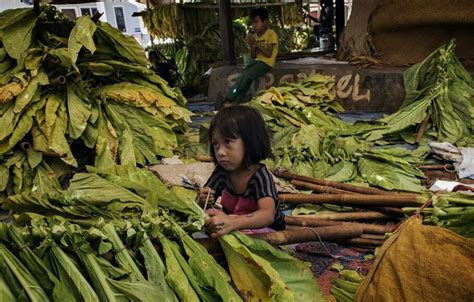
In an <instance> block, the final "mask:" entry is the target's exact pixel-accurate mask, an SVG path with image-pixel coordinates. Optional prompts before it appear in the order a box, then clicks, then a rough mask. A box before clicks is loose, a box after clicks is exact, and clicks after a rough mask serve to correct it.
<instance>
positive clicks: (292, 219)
mask: <svg viewBox="0 0 474 302" xmlns="http://www.w3.org/2000/svg"><path fill="white" fill-rule="evenodd" d="M306 216H307V215H304V216H285V223H286V224H287V226H290V225H296V226H308V227H322V226H335V225H342V221H333V220H327V219H318V218H314V217H313V218H311V217H306Z"/></svg>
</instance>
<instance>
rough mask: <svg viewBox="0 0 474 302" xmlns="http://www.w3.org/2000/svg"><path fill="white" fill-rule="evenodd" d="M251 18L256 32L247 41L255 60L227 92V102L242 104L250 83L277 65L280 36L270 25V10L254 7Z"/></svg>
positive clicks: (229, 103) (227, 104) (228, 103)
mask: <svg viewBox="0 0 474 302" xmlns="http://www.w3.org/2000/svg"><path fill="white" fill-rule="evenodd" d="M250 20H251V22H252V28H253V30H254V31H255V34H249V35H248V37H247V43H248V44H249V47H250V54H251V56H252V59H254V62H253V63H252V64H250V65H248V66H246V67H245V68H244V70H243V71H242V74H241V75H240V77H239V78H238V79H237V80H236V82H235V84H234V85H233V86H232V88H231V89H230V91H229V92H228V93H227V94H226V96H225V98H226V103H225V105H224V106H229V105H231V104H234V105H237V104H242V103H243V102H244V100H245V95H246V94H247V91H248V90H249V88H250V85H251V84H252V82H253V81H254V80H255V79H258V78H259V77H261V76H262V75H264V74H265V73H267V72H268V71H269V70H270V69H271V68H273V66H275V60H276V56H277V54H278V36H277V34H276V33H275V32H274V31H273V30H271V29H270V28H269V27H268V11H267V10H266V9H264V8H257V9H254V10H253V11H252V12H251V13H250Z"/></svg>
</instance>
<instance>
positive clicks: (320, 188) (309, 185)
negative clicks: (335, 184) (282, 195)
mask: <svg viewBox="0 0 474 302" xmlns="http://www.w3.org/2000/svg"><path fill="white" fill-rule="evenodd" d="M290 183H291V184H292V185H294V186H295V187H297V188H298V189H303V190H312V191H313V192H318V193H328V194H355V193H354V192H351V191H346V190H341V189H335V188H332V187H328V186H320V185H317V184H312V183H309V182H304V181H301V180H292V181H291V182H290Z"/></svg>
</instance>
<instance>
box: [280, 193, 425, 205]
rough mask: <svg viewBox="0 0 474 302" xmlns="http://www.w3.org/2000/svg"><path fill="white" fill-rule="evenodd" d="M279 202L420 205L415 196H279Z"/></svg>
mask: <svg viewBox="0 0 474 302" xmlns="http://www.w3.org/2000/svg"><path fill="white" fill-rule="evenodd" d="M279 197H280V200H281V201H282V202H284V203H290V204H301V203H310V204H326V203H328V204H335V205H343V206H382V207H385V206H388V207H398V208H403V207H411V206H417V205H420V204H419V203H418V202H417V196H416V195H411V196H410V195H392V196H388V195H362V194H280V195H279Z"/></svg>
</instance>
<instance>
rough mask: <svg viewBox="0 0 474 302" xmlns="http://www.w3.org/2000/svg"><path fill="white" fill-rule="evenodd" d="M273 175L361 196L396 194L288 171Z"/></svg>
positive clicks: (276, 172)
mask: <svg viewBox="0 0 474 302" xmlns="http://www.w3.org/2000/svg"><path fill="white" fill-rule="evenodd" d="M273 174H275V175H276V176H278V177H283V178H287V179H294V180H300V181H304V182H309V183H312V184H316V185H320V186H329V187H334V188H337V189H341V190H346V191H351V192H356V193H360V194H373V195H393V194H394V192H389V191H384V190H380V189H376V188H365V187H358V186H354V185H350V184H345V183H340V182H336V181H330V180H325V179H320V178H315V177H309V176H303V175H298V174H293V173H290V172H287V171H279V170H275V171H273ZM397 194H400V193H397Z"/></svg>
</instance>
